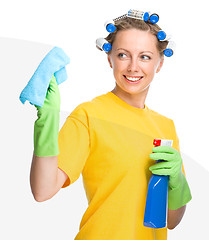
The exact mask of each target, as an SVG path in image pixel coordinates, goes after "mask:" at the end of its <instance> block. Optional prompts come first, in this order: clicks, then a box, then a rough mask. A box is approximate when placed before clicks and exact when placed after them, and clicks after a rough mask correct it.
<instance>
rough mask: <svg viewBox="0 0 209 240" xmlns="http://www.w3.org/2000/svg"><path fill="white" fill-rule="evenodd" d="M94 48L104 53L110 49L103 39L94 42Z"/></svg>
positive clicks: (109, 45) (110, 46)
mask: <svg viewBox="0 0 209 240" xmlns="http://www.w3.org/2000/svg"><path fill="white" fill-rule="evenodd" d="M96 46H97V47H98V48H99V49H100V50H103V51H105V52H109V51H110V50H111V49H112V45H111V44H110V43H109V42H108V41H107V40H105V39H104V38H98V39H97V40H96Z"/></svg>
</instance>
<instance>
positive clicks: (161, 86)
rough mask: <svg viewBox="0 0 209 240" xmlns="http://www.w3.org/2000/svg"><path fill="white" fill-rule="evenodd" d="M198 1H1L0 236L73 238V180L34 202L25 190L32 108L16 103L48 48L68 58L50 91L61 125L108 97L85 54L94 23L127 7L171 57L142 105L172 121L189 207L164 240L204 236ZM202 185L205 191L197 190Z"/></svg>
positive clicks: (80, 196)
mask: <svg viewBox="0 0 209 240" xmlns="http://www.w3.org/2000/svg"><path fill="white" fill-rule="evenodd" d="M206 4H207V2H205V1H204V0H200V1H198V3H196V2H191V1H188V0H186V1H175V3H174V2H173V4H172V2H171V3H170V2H168V1H164V0H163V1H149V2H148V1H143V2H142V1H141V2H139V1H136V0H133V1H131V0H130V1H128V2H127V3H126V2H125V3H121V1H118V0H116V1H114V2H113V1H109V0H106V1H104V2H100V3H98V2H95V1H76V2H73V3H72V2H70V1H67V0H60V1H59V2H58V1H40V0H37V1H23V0H20V1H14V0H13V1H7V2H4V3H2V2H1V3H0V9H1V14H0V21H1V23H2V24H1V33H0V73H1V94H0V97H1V153H2V160H1V169H2V171H1V174H0V181H1V191H2V194H1V196H2V199H1V206H0V212H1V217H0V220H1V226H2V229H3V230H1V232H0V238H1V239H5V240H10V239H14V238H18V239H19V238H21V239H32V240H33V239H34V240H35V239H39V240H42V239H62V238H63V239H74V237H75V235H76V234H77V232H78V228H79V223H80V220H81V217H82V215H83V213H84V211H85V209H86V207H87V200H86V197H85V193H84V190H83V185H82V177H80V178H79V179H78V180H77V181H76V182H75V183H74V184H72V185H71V186H70V187H69V188H66V189H64V190H61V191H60V192H59V193H58V194H57V195H56V196H55V197H54V198H52V199H51V200H49V201H46V202H43V203H37V202H35V201H34V199H33V197H32V194H31V192H30V185H29V171H30V164H31V158H32V152H33V124H34V121H35V120H36V110H35V107H34V106H32V105H30V104H29V103H28V102H27V103H25V105H22V103H21V102H20V101H19V95H20V93H21V91H22V89H23V88H24V87H25V86H26V84H27V82H28V81H29V79H30V77H31V76H32V74H33V73H34V71H35V69H36V68H37V66H38V64H39V63H40V61H41V60H42V59H43V57H44V56H45V55H46V54H47V53H48V52H49V51H50V50H51V48H52V47H54V46H58V47H61V48H63V50H64V51H65V52H66V54H67V55H68V56H69V57H70V61H71V62H70V64H69V65H68V66H67V72H68V80H67V81H66V82H64V83H63V84H61V85H60V93H61V122H60V127H61V126H62V124H63V123H64V121H65V119H66V117H67V116H68V115H69V114H70V112H71V111H72V110H73V109H74V108H75V107H76V106H77V105H78V104H80V103H81V102H84V101H88V100H91V99H92V98H94V97H96V96H98V95H100V94H103V93H106V92H108V91H111V90H112V89H113V87H114V84H115V83H114V78H113V74H112V71H111V69H110V68H109V66H108V63H107V59H106V54H105V53H104V52H100V51H98V50H97V49H96V47H95V40H96V38H98V37H106V36H107V33H106V31H105V29H104V22H105V21H106V20H107V19H111V18H115V17H117V16H120V15H123V14H124V13H126V12H127V11H128V10H129V9H131V8H133V9H139V10H143V11H147V10H148V11H149V10H150V11H154V12H157V13H159V15H160V21H159V26H160V27H161V28H162V29H163V30H165V31H166V32H167V33H170V34H172V35H173V37H174V40H175V42H176V44H177V49H176V52H175V55H174V56H173V57H172V58H165V63H164V66H163V68H162V70H161V72H160V73H158V74H157V75H156V77H155V79H154V81H153V82H152V85H151V88H150V91H149V94H148V98H147V100H146V105H147V106H148V107H149V108H151V109H153V110H155V111H157V112H159V113H161V114H163V115H165V116H167V117H170V118H172V119H173V120H174V123H175V125H176V130H177V134H178V136H179V139H180V147H181V153H182V156H183V160H184V165H185V169H186V175H187V178H188V181H189V184H190V186H191V191H192V195H193V200H192V201H191V202H190V203H189V204H188V206H187V211H186V214H185V216H184V219H183V220H182V222H181V224H180V225H179V226H178V227H177V228H176V229H175V230H173V231H169V232H168V233H169V238H168V239H185V238H186V237H187V238H190V239H197V238H198V237H199V238H201V237H202V238H203V237H204V238H205V236H206V234H207V225H206V223H207V215H208V212H209V207H208V200H209V193H208V190H206V189H207V185H208V183H209V173H208V170H209V161H208V160H209V157H208V154H207V149H208V143H207V141H208V134H209V125H208V122H209V115H208V103H209V95H208V64H207V63H208V55H209V48H208V45H207V42H206V40H207V31H206V28H207V5H206ZM204 186H205V187H204Z"/></svg>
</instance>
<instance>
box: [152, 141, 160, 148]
mask: <svg viewBox="0 0 209 240" xmlns="http://www.w3.org/2000/svg"><path fill="white" fill-rule="evenodd" d="M153 145H154V146H155V147H157V146H160V145H161V139H154V141H153Z"/></svg>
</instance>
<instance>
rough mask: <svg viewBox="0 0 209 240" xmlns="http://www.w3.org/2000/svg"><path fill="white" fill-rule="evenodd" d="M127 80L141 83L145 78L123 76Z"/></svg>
mask: <svg viewBox="0 0 209 240" xmlns="http://www.w3.org/2000/svg"><path fill="white" fill-rule="evenodd" d="M123 76H124V77H125V78H126V79H127V80H129V81H132V82H136V81H139V80H141V79H142V78H143V76H141V77H140V76H126V75H123Z"/></svg>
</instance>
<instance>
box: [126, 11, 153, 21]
mask: <svg viewBox="0 0 209 240" xmlns="http://www.w3.org/2000/svg"><path fill="white" fill-rule="evenodd" d="M127 17H130V18H135V19H139V20H144V21H145V22H147V21H148V20H149V18H150V15H149V13H148V12H143V11H138V10H133V9H130V10H129V11H128V14H127Z"/></svg>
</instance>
